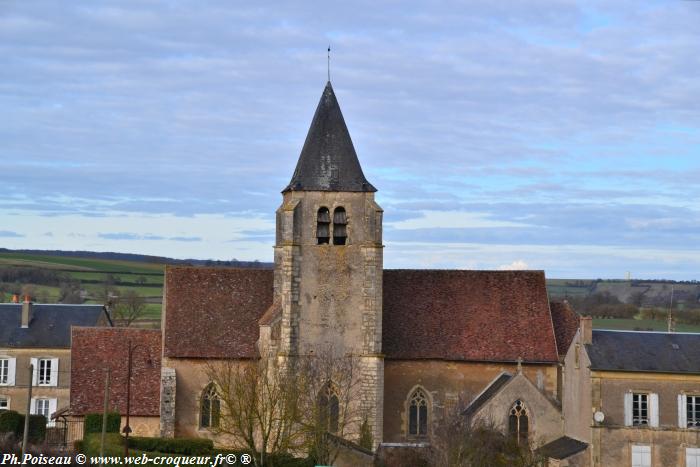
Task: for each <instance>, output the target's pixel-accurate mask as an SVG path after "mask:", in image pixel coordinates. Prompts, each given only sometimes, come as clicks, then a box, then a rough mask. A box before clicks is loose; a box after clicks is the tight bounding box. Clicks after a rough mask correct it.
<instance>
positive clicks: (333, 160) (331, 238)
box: [261, 82, 384, 447]
mask: <svg viewBox="0 0 700 467" xmlns="http://www.w3.org/2000/svg"><path fill="white" fill-rule="evenodd" d="M375 192H376V189H375V188H374V187H373V186H372V185H371V184H370V183H369V182H368V181H367V179H366V178H365V176H364V174H363V173H362V168H361V167H360V162H359V160H358V158H357V154H356V153H355V149H354V147H353V144H352V140H351V139H350V134H349V132H348V129H347V126H346V125H345V120H344V119H343V115H342V113H341V111H340V107H339V105H338V101H337V99H336V97H335V93H334V92H333V87H332V86H331V83H330V82H328V83H327V84H326V87H325V89H324V90H323V95H322V96H321V100H320V102H319V103H318V107H317V108H316V113H315V114H314V117H313V121H312V122H311V127H310V129H309V133H308V135H307V137H306V141H305V143H304V147H303V149H302V151H301V155H300V156H299V161H298V163H297V166H296V170H295V171H294V175H293V176H292V180H291V182H290V183H289V185H288V186H287V187H286V188H285V189H284V190H283V191H282V205H281V206H280V208H279V209H278V210H277V235H276V243H275V286H274V287H275V304H274V305H273V307H274V308H275V309H274V310H271V312H270V313H269V314H267V313H266V315H268V316H267V317H264V318H263V320H261V326H263V325H265V324H266V323H267V324H268V325H270V326H271V329H272V331H271V332H270V333H268V335H269V336H271V337H272V342H274V346H273V347H274V348H275V349H276V350H277V353H278V354H279V355H282V356H288V357H290V358H293V357H295V356H300V355H309V354H316V355H318V353H319V352H323V351H324V349H327V348H329V347H332V348H333V349H334V351H335V352H336V353H340V354H344V355H347V354H351V355H353V356H355V357H357V360H358V361H359V362H360V367H361V368H360V376H359V377H360V378H361V381H360V383H361V384H360V386H361V388H362V396H361V401H360V403H361V406H362V409H363V413H365V417H366V419H367V422H368V424H369V426H370V428H371V429H372V432H373V444H374V446H375V447H376V446H377V444H378V443H379V442H381V440H382V412H383V397H384V396H383V394H384V387H383V384H384V360H383V355H382V354H381V351H382V349H381V345H382V271H383V261H382V259H383V255H382V249H383V246H382V209H381V208H380V207H379V205H377V203H375V201H374V193H375ZM272 321H276V323H274V324H273V323H272ZM262 338H263V329H262V328H261V339H262Z"/></svg>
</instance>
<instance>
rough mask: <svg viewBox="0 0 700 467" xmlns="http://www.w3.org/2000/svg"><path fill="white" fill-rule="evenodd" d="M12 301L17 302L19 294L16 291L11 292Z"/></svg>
mask: <svg viewBox="0 0 700 467" xmlns="http://www.w3.org/2000/svg"><path fill="white" fill-rule="evenodd" d="M12 303H19V295H18V294H16V293H13V294H12Z"/></svg>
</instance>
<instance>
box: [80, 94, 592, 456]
mask: <svg viewBox="0 0 700 467" xmlns="http://www.w3.org/2000/svg"><path fill="white" fill-rule="evenodd" d="M376 192H377V188H376V187H375V186H374V185H373V184H372V183H370V181H369V180H368V179H367V177H366V176H365V174H364V172H363V170H362V167H361V164H360V159H359V158H358V155H357V154H356V152H355V149H354V146H353V142H352V140H351V137H350V133H349V131H348V128H347V126H346V124H345V121H344V119H343V115H342V112H341V109H340V106H339V103H338V100H337V98H336V95H335V92H334V90H333V87H332V85H331V83H330V82H328V83H327V84H326V86H325V89H324V90H323V94H322V95H321V99H320V102H319V103H318V106H317V108H316V112H315V114H314V116H313V120H312V122H311V126H310V129H309V132H308V134H307V136H306V141H305V142H304V145H303V148H302V150H301V154H300V156H299V159H298V162H297V166H296V170H295V171H294V173H293V174H292V177H291V180H290V182H289V184H288V185H287V186H286V187H284V188H283V190H282V199H281V204H280V206H279V208H278V209H277V211H276V240H275V245H274V269H224V268H197V267H168V268H167V269H166V272H165V288H164V297H163V314H162V322H161V330H159V331H143V330H129V329H124V330H110V331H108V332H109V333H111V334H110V336H104V335H102V334H104V333H105V332H107V331H99V330H88V329H75V330H74V333H73V349H74V350H73V353H74V355H75V356H76V357H75V359H76V361H75V363H74V365H73V373H72V380H73V381H72V386H73V387H72V391H71V410H72V411H73V412H74V413H75V414H80V413H86V412H89V411H98V410H100V409H101V406H102V399H101V395H100V394H99V391H95V390H91V389H89V388H91V387H92V388H95V387H101V386H100V385H101V383H100V382H99V378H100V377H101V376H100V375H99V372H97V371H90V366H91V365H93V366H94V365H97V363H96V362H98V361H99V360H100V357H99V355H96V353H95V351H94V350H88V349H95V348H97V347H99V348H100V349H102V351H104V352H107V353H108V352H117V353H118V352H119V351H120V350H118V349H117V347H118V344H119V343H123V342H124V341H125V339H130V340H131V339H142V340H144V341H147V342H148V344H147V346H148V348H149V349H151V350H150V351H149V352H151V353H152V354H151V353H149V356H150V357H149V360H148V361H149V364H148V365H146V364H144V366H143V368H142V369H141V371H142V372H143V373H142V377H139V379H138V382H136V380H134V383H133V384H136V385H138V386H139V387H138V388H137V389H136V391H135V393H137V394H147V395H148V396H144V397H141V398H140V399H139V400H137V401H132V413H131V414H132V428H133V429H134V430H135V432H138V431H139V430H140V431H141V433H142V434H148V435H160V436H177V437H193V436H194V437H201V436H204V437H214V438H215V436H214V435H213V431H212V426H211V425H212V423H214V421H213V417H212V413H211V407H212V403H211V401H212V399H214V398H216V387H215V385H213V384H212V381H209V380H208V378H207V371H206V368H207V365H209V364H211V363H212V362H238V363H240V364H241V365H245V364H250V363H251V362H254V361H256V360H257V359H258V358H260V355H263V354H265V355H269V354H274V355H278V356H283V357H284V358H295V357H300V356H304V355H310V354H314V353H316V354H318V353H322V352H323V351H324V349H327V348H328V347H329V346H332V347H333V348H334V349H336V350H337V351H339V352H341V353H343V354H347V355H352V356H353V357H354V358H356V359H357V361H358V364H359V371H358V372H357V378H359V383H360V386H359V387H361V395H360V397H359V400H358V401H357V403H359V404H360V405H361V407H362V410H363V413H364V414H366V422H367V424H368V426H369V428H370V430H371V439H372V450H373V451H374V450H376V449H377V448H379V447H380V445H382V446H386V447H397V446H399V447H400V446H403V445H420V443H423V442H427V441H428V440H429V439H430V437H431V434H432V433H433V432H434V430H435V429H436V427H437V426H438V425H439V423H440V421H441V418H442V417H444V416H445V414H446V412H447V411H448V410H449V409H450V407H453V406H454V405H455V404H456V403H457V401H458V400H460V398H464V397H467V398H468V400H469V401H470V404H469V407H468V409H467V410H468V411H469V413H470V414H471V415H474V416H483V417H488V418H489V419H490V420H492V421H493V422H494V423H495V425H496V426H497V427H499V428H500V429H502V430H504V431H506V430H510V431H511V432H515V433H517V434H518V436H522V437H525V438H527V439H529V440H532V442H534V443H535V444H537V445H542V444H545V443H548V442H551V441H553V440H556V439H558V438H560V437H561V436H562V435H563V431H562V430H563V421H562V413H561V412H562V411H561V406H562V362H563V359H564V356H565V354H566V352H567V349H568V348H569V345H570V343H571V341H572V339H573V338H574V335H575V334H576V332H577V329H578V326H579V321H578V318H577V316H576V315H575V313H574V312H573V311H572V310H571V309H570V308H569V307H568V305H566V304H565V303H556V302H550V301H549V299H548V295H547V290H546V286H545V276H544V272H543V271H471V270H419V269H415V270H413V269H411V270H408V269H404V270H391V269H384V265H383V252H384V244H383V238H382V217H383V210H382V208H381V207H380V206H379V204H377V201H376V200H375V193H376ZM98 342H99V345H97V343H98ZM109 342H113V344H114V346H113V347H114V348H113V349H112V350H109V351H108V350H105V349H110V344H109ZM144 345H145V346H146V344H144ZM81 349H82V351H81ZM98 353H99V352H98ZM81 355H82V356H83V357H81ZM112 355H114V353H112ZM118 360H119V359H118V358H115V359H114V360H113V361H118ZM113 374H114V376H113V377H114V378H115V384H114V387H117V386H118V382H119V378H120V376H119V369H114V370H113ZM114 397H117V398H118V397H119V396H118V395H115V396H114ZM115 400H117V402H116V405H117V406H119V407H120V408H121V406H122V405H123V399H122V400H119V399H115ZM122 410H123V409H122ZM349 441H351V442H357V441H358V440H357V439H350V440H349Z"/></svg>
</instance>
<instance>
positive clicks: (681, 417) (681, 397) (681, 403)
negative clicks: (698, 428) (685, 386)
mask: <svg viewBox="0 0 700 467" xmlns="http://www.w3.org/2000/svg"><path fill="white" fill-rule="evenodd" d="M685 406H686V396H685V394H678V427H679V428H688V413H687V412H686V411H685Z"/></svg>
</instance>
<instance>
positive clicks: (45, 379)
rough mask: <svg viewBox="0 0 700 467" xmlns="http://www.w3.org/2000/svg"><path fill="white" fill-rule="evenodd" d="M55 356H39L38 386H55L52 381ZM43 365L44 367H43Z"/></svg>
mask: <svg viewBox="0 0 700 467" xmlns="http://www.w3.org/2000/svg"><path fill="white" fill-rule="evenodd" d="M53 360H54V359H53V358H38V359H37V366H38V368H37V377H36V385H37V386H54V384H53V381H52V378H51V376H52V373H53V371H52V370H53ZM42 365H43V368H42ZM37 400H38V399H37Z"/></svg>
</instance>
